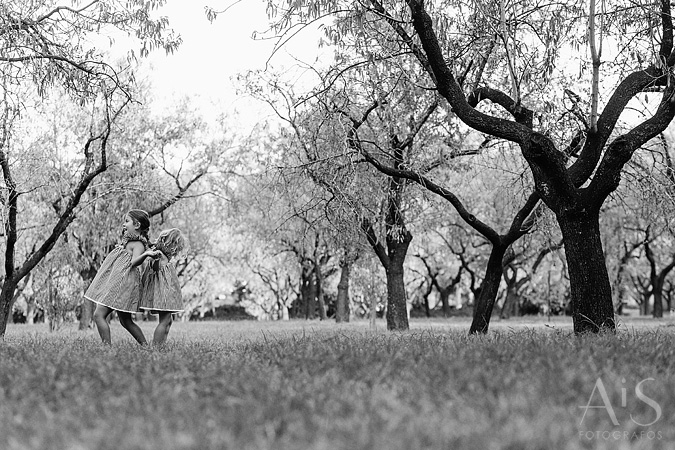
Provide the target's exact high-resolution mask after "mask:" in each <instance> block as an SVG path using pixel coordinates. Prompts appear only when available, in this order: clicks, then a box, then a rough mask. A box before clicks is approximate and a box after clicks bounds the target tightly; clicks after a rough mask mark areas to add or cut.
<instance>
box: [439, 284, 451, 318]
mask: <svg viewBox="0 0 675 450" xmlns="http://www.w3.org/2000/svg"><path fill="white" fill-rule="evenodd" d="M451 292H452V289H441V290H440V291H439V294H440V297H441V307H442V308H443V317H450V301H449V299H450V293H451Z"/></svg>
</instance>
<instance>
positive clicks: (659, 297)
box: [652, 280, 663, 319]
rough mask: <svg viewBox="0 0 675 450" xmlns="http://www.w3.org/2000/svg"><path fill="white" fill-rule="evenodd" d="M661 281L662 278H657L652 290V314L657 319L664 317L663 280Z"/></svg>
mask: <svg viewBox="0 0 675 450" xmlns="http://www.w3.org/2000/svg"><path fill="white" fill-rule="evenodd" d="M659 281H660V280H657V281H656V282H655V283H654V284H653V285H652V292H653V295H654V309H653V310H652V314H653V316H654V318H655V319H660V318H661V317H663V281H661V282H659Z"/></svg>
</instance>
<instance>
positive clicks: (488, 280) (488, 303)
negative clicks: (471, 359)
mask: <svg viewBox="0 0 675 450" xmlns="http://www.w3.org/2000/svg"><path fill="white" fill-rule="evenodd" d="M507 248H508V247H507V246H502V245H493V246H492V251H491V252H490V258H489V259H488V263H487V267H486V269H485V278H483V282H482V283H481V285H480V288H479V289H478V297H477V298H476V299H475V300H474V306H473V308H474V309H473V321H472V322H471V328H469V334H476V333H482V334H485V333H487V332H488V328H489V326H490V317H492V309H493V308H494V306H495V300H496V298H497V292H499V283H501V281H502V259H503V258H504V254H505V253H506V249H507Z"/></svg>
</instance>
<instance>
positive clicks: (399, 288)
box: [387, 263, 409, 331]
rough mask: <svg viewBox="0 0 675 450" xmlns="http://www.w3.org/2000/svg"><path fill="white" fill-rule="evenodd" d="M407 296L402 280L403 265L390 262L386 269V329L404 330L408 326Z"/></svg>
mask: <svg viewBox="0 0 675 450" xmlns="http://www.w3.org/2000/svg"><path fill="white" fill-rule="evenodd" d="M406 303H407V298H406V292H405V283H404V281H403V265H400V266H399V265H395V264H393V263H392V264H391V265H390V267H389V268H388V269H387V329H388V330H395V331H404V330H407V329H408V328H409V324H408V310H407V308H406Z"/></svg>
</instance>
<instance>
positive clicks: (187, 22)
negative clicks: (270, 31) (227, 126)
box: [138, 0, 320, 121]
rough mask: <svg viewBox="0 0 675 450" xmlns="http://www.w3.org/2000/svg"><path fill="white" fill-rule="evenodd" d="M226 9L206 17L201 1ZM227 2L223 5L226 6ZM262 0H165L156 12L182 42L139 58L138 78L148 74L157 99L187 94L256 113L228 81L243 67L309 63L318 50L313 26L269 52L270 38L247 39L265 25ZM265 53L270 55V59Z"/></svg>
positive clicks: (253, 105)
mask: <svg viewBox="0 0 675 450" xmlns="http://www.w3.org/2000/svg"><path fill="white" fill-rule="evenodd" d="M206 5H208V6H210V7H212V8H214V9H215V10H219V11H223V10H226V9H227V11H226V12H224V13H222V14H220V15H219V16H218V18H217V19H216V20H215V21H214V22H213V23H211V22H209V21H208V20H207V18H206V13H205V9H204V8H205V6H206ZM228 7H229V9H228ZM265 7H266V2H265V0H241V1H237V0H201V1H185V0H169V1H168V2H167V5H165V6H164V7H163V8H162V9H161V10H160V11H159V14H160V15H163V16H167V17H168V18H169V24H170V26H171V28H173V30H174V31H175V32H176V33H177V34H180V35H181V36H182V38H183V43H182V44H181V46H180V47H179V49H178V50H177V52H175V53H174V54H172V55H166V54H165V53H164V52H163V51H162V50H159V51H155V52H153V53H152V54H151V55H150V56H149V57H148V58H147V61H145V62H144V65H145V66H146V70H145V71H144V72H142V73H141V74H139V75H138V78H141V77H145V76H148V77H149V78H150V79H151V80H152V83H153V86H154V91H155V94H156V96H157V98H158V104H160V105H162V104H166V103H164V102H165V101H166V102H168V103H169V104H170V102H171V99H173V98H176V97H180V96H185V95H190V96H192V97H194V98H196V101H197V102H201V104H203V105H204V108H209V105H211V104H214V103H216V104H218V105H219V106H218V108H222V109H224V110H227V111H235V110H236V111H238V112H239V114H240V115H242V116H244V119H246V116H248V120H251V121H253V120H255V119H256V118H258V117H259V114H260V112H259V110H257V108H260V107H261V106H260V105H258V104H256V103H252V101H251V99H249V98H247V97H246V96H243V95H237V94H236V92H235V89H236V86H235V85H234V82H233V81H232V80H231V77H234V76H235V75H236V74H237V73H243V72H246V71H247V70H255V69H265V68H266V67H267V63H268V60H269V65H270V66H272V67H274V68H282V67H288V66H290V65H293V64H295V62H294V60H293V58H298V59H299V60H301V61H303V62H307V63H310V62H313V61H314V60H316V58H317V57H318V55H319V53H320V49H319V48H318V39H319V35H320V34H319V33H320V32H319V31H311V30H305V31H303V32H301V33H300V34H299V35H298V36H296V37H294V38H293V39H292V40H291V41H290V42H289V43H288V44H287V45H285V46H284V47H283V49H282V50H280V51H279V52H277V53H275V54H274V55H273V56H272V52H273V46H274V42H273V41H271V40H261V39H253V37H252V35H253V33H254V32H258V33H259V34H262V33H263V32H264V31H266V30H267V28H268V27H269V21H268V18H267V13H266V11H265ZM270 56H272V58H271V60H270Z"/></svg>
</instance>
